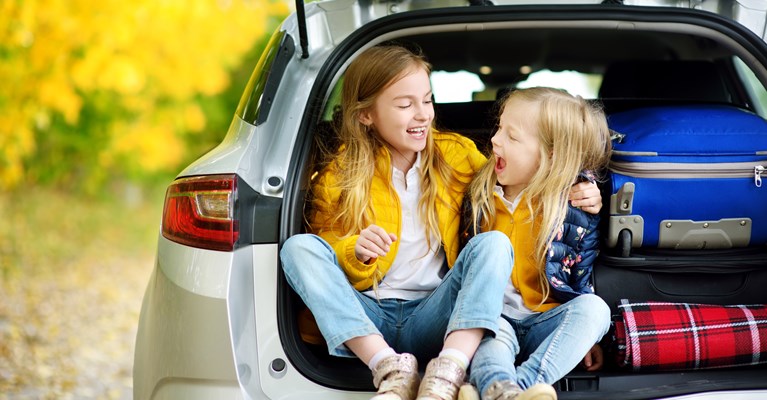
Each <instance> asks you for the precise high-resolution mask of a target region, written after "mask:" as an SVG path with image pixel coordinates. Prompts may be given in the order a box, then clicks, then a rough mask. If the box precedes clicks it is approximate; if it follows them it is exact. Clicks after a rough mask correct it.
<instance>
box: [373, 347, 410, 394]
mask: <svg viewBox="0 0 767 400" xmlns="http://www.w3.org/2000/svg"><path fill="white" fill-rule="evenodd" d="M420 382H421V377H420V376H419V375H418V361H417V360H416V359H415V356H413V355H412V354H407V353H403V354H396V355H393V356H391V357H386V358H384V359H383V360H381V361H380V362H379V363H378V365H376V367H375V368H374V369H373V384H374V385H375V387H376V388H378V392H377V393H378V394H377V395H375V396H373V398H372V399H371V400H413V399H415V394H416V391H417V390H418V385H419V384H420Z"/></svg>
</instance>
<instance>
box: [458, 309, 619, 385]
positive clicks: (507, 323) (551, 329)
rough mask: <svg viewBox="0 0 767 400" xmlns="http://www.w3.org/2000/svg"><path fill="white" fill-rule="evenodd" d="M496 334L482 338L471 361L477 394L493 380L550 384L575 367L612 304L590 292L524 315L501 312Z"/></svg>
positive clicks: (599, 332)
mask: <svg viewBox="0 0 767 400" xmlns="http://www.w3.org/2000/svg"><path fill="white" fill-rule="evenodd" d="M500 319H501V321H499V328H500V329H499V331H498V334H497V335H496V336H495V337H490V336H488V335H486V336H485V338H483V339H482V342H481V344H480V345H479V349H477V353H476V354H475V355H474V359H473V360H472V362H471V371H470V381H471V383H472V384H474V386H476V387H477V389H478V390H479V392H480V394H482V393H485V391H486V390H487V389H488V388H489V387H490V385H491V384H492V383H493V382H496V381H501V380H510V381H512V382H516V384H517V385H519V386H520V387H521V388H522V389H527V388H529V387H530V386H532V385H534V384H536V383H547V384H553V383H554V382H556V381H558V380H559V379H561V378H562V377H564V376H565V375H566V374H567V373H568V372H570V371H571V370H573V368H575V367H576V366H577V365H578V363H580V362H581V360H583V357H584V356H585V355H586V354H587V353H588V351H589V349H591V347H592V346H593V345H594V344H595V343H597V342H598V341H599V340H600V339H601V338H602V336H604V334H605V333H607V329H608V328H609V326H610V308H609V307H608V306H607V304H606V303H605V302H604V300H602V299H601V298H600V297H598V296H597V295H594V294H582V295H580V296H578V297H576V298H574V299H572V300H570V301H568V302H567V303H565V304H562V305H560V306H558V307H555V308H553V309H551V310H548V311H546V312H543V313H540V314H536V315H531V316H529V317H527V318H525V319H522V320H515V319H511V318H508V319H507V318H506V317H501V318H500Z"/></svg>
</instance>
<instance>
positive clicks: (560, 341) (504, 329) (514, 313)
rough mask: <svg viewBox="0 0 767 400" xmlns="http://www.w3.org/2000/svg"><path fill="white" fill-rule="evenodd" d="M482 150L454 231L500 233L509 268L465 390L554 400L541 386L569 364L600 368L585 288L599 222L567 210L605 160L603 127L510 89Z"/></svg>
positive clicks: (603, 312)
mask: <svg viewBox="0 0 767 400" xmlns="http://www.w3.org/2000/svg"><path fill="white" fill-rule="evenodd" d="M491 142H492V144H493V157H491V158H490V159H489V160H488V162H487V163H486V164H485V165H484V166H483V167H482V169H481V170H480V171H479V172H478V173H477V174H476V176H475V178H474V180H473V182H472V183H471V184H470V186H469V188H468V191H467V195H466V198H465V199H464V201H465V209H464V216H465V220H464V228H463V229H464V233H465V238H471V237H472V236H473V235H475V234H477V233H478V232H482V231H492V230H495V231H501V232H503V233H505V234H506V235H507V236H508V237H509V239H510V241H511V243H512V248H513V252H514V266H513V269H512V273H511V276H510V278H507V279H505V281H506V282H508V287H507V290H506V293H505V295H504V307H503V317H504V318H503V322H505V323H501V328H500V333H499V334H498V335H497V336H496V337H486V338H485V339H484V340H483V341H482V344H481V345H480V347H479V350H478V351H477V354H476V355H475V358H474V361H473V362H472V370H471V382H472V383H474V384H475V385H476V386H477V388H478V389H479V392H480V393H481V394H482V399H483V400H499V399H511V398H515V399H530V398H535V399H556V392H555V391H554V389H553V387H551V386H550V385H551V384H552V383H554V382H556V381H557V380H559V379H560V378H562V377H563V376H564V375H565V374H566V373H567V372H569V371H570V370H571V369H573V368H574V367H576V366H577V364H578V362H579V361H581V360H583V362H584V365H585V366H586V368H587V369H589V370H595V369H597V368H599V367H600V366H601V363H602V354H601V350H600V348H599V347H598V346H597V345H596V343H597V342H598V341H599V340H600V339H601V338H602V336H603V335H604V334H605V333H606V332H607V328H608V326H609V308H608V306H607V305H606V304H605V303H604V301H603V300H601V299H600V298H599V297H597V296H596V295H594V294H593V289H592V287H591V283H590V277H591V267H592V263H593V261H594V258H595V257H596V255H597V253H598V245H599V240H598V232H597V223H598V221H599V218H598V216H597V215H592V214H588V213H585V212H584V211H583V210H580V209H578V208H575V207H573V206H572V205H570V204H568V193H569V191H570V187H571V186H572V185H573V183H574V182H578V181H584V182H594V180H595V177H594V174H593V172H592V171H600V170H603V169H604V167H605V166H606V164H607V161H608V160H609V154H610V151H611V142H610V133H609V129H608V127H607V121H606V118H605V115H604V113H603V112H602V110H601V109H600V108H598V107H596V106H594V105H592V104H590V103H588V102H587V101H585V100H584V99H582V98H580V97H574V96H571V95H570V94H568V93H567V92H565V91H562V90H557V89H551V88H541V87H538V88H530V89H519V90H515V91H512V92H511V93H510V94H508V95H507V97H506V98H505V99H504V100H503V101H502V109H501V114H500V119H499V124H498V130H497V131H496V133H495V135H494V136H493V138H492V140H491ZM515 363H516V364H517V365H518V366H515ZM514 396H518V397H514ZM461 398H463V396H462V397H461ZM466 398H471V397H468V396H467V397H466Z"/></svg>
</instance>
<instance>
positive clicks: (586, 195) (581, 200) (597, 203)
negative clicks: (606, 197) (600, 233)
mask: <svg viewBox="0 0 767 400" xmlns="http://www.w3.org/2000/svg"><path fill="white" fill-rule="evenodd" d="M568 198H569V200H570V204H571V205H572V206H573V207H579V208H580V209H581V210H583V211H586V212H587V213H589V214H599V210H601V209H602V194H601V193H600V192H599V188H598V187H597V185H596V183H591V182H580V183H577V184H575V185H573V186H572V187H571V188H570V196H569V197H568Z"/></svg>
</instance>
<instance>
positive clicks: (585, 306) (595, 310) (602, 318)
mask: <svg viewBox="0 0 767 400" xmlns="http://www.w3.org/2000/svg"><path fill="white" fill-rule="evenodd" d="M573 301H575V302H577V309H578V313H579V314H580V315H582V316H583V318H584V319H585V320H586V321H587V322H588V323H589V324H591V325H592V326H594V327H597V328H599V329H600V330H601V331H602V332H603V334H604V333H605V332H607V329H608V328H609V327H610V307H609V306H608V305H607V303H605V301H604V300H602V298H601V297H599V296H597V295H595V294H590V293H588V294H582V295H580V296H578V297H576V298H575V299H573Z"/></svg>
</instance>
